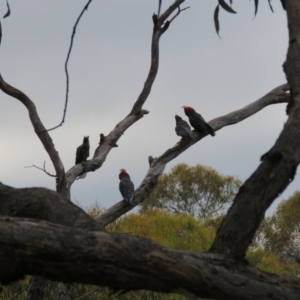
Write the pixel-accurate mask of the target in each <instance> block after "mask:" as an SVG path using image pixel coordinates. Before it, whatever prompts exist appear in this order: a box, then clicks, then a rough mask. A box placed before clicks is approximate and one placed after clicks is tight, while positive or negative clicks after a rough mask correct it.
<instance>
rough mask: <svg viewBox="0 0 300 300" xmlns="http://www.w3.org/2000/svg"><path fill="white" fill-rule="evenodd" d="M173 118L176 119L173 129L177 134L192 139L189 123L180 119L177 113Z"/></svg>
mask: <svg viewBox="0 0 300 300" xmlns="http://www.w3.org/2000/svg"><path fill="white" fill-rule="evenodd" d="M175 120H176V127H175V131H176V133H177V135H179V136H181V137H183V138H189V139H192V130H191V127H190V125H189V124H188V123H187V122H186V121H184V120H182V118H181V117H179V116H178V115H176V116H175Z"/></svg>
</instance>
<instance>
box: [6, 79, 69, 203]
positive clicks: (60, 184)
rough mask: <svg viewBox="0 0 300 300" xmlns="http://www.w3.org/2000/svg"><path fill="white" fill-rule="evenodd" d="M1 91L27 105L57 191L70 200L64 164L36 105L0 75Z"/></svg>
mask: <svg viewBox="0 0 300 300" xmlns="http://www.w3.org/2000/svg"><path fill="white" fill-rule="evenodd" d="M0 89H1V90H2V91H3V92H4V93H5V94H7V95H9V96H11V97H13V98H15V99H17V100H19V101H20V102H21V103H23V104H24V105H25V107H26V108H27V110H28V113H29V118H30V121H31V124H32V126H33V128H34V131H35V133H36V134H37V136H38V137H39V139H40V141H41V142H42V144H43V146H44V148H45V150H46V151H47V153H48V155H49V156H50V159H51V161H52V163H53V166H54V169H55V171H56V175H57V182H56V185H57V191H58V192H60V193H61V194H62V195H63V196H64V197H65V198H66V199H69V190H68V189H65V188H64V187H66V175H65V170H64V166H63V163H62V161H61V159H60V157H59V154H58V152H57V151H56V149H55V147H54V144H53V142H52V139H51V137H50V135H49V133H48V132H47V131H46V129H45V127H44V125H43V123H42V121H41V120H40V118H39V116H38V113H37V110H36V107H35V105H34V103H33V102H32V101H31V100H30V99H29V97H27V96H26V95H25V94H24V93H23V92H21V91H20V90H18V89H16V88H14V87H13V86H11V85H9V84H8V83H6V82H5V81H4V79H3V78H2V76H1V75H0Z"/></svg>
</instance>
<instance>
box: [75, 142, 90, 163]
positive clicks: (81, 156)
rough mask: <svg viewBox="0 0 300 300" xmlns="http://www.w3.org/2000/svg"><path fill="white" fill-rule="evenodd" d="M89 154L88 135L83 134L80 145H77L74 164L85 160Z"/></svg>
mask: <svg viewBox="0 0 300 300" xmlns="http://www.w3.org/2000/svg"><path fill="white" fill-rule="evenodd" d="M89 155H90V141H89V137H88V136H85V137H83V142H82V145H80V146H79V147H77V150H76V159H75V165H77V164H80V163H82V162H84V161H86V159H87V158H88V157H89Z"/></svg>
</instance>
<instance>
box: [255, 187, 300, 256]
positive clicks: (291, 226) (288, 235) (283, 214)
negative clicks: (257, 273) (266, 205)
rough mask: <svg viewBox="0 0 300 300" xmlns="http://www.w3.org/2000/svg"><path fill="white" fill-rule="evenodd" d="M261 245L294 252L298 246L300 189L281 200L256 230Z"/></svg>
mask: <svg viewBox="0 0 300 300" xmlns="http://www.w3.org/2000/svg"><path fill="white" fill-rule="evenodd" d="M258 235H259V236H260V240H261V243H262V244H263V246H264V247H265V248H266V249H267V250H269V251H272V252H276V253H278V254H283V253H286V252H289V251H292V252H294V251H295V250H297V249H299V246H300V191H296V192H295V193H294V194H293V195H292V196H291V197H290V198H288V199H287V200H284V201H282V202H281V203H280V204H279V205H278V207H277V210H276V212H275V213H274V214H273V216H271V217H268V218H266V220H265V221H264V222H263V224H262V226H261V228H260V229H259V231H258Z"/></svg>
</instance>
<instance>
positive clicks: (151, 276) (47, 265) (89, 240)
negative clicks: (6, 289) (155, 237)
mask: <svg viewBox="0 0 300 300" xmlns="http://www.w3.org/2000/svg"><path fill="white" fill-rule="evenodd" d="M0 254H1V255H0V263H1V269H0V280H1V281H2V282H6V283H9V282H11V281H12V280H17V279H19V278H21V277H23V276H24V275H26V274H32V275H39V276H44V277H46V278H48V279H51V280H58V281H63V282H81V283H88V284H96V285H102V286H107V287H110V288H111V289H114V290H126V291H128V290H137V289H147V290H152V291H159V292H175V293H180V294H183V295H186V296H189V297H195V296H197V297H202V298H213V299H222V300H226V299H231V300H233V299H239V300H243V299H244V300H254V299H255V300H257V299H260V300H267V299H268V300H283V299H284V300H296V299H297V300H298V299H299V294H300V281H297V280H292V279H286V278H280V277H278V276H276V275H271V274H267V273H263V272H260V271H258V270H256V269H254V268H251V267H248V266H246V265H243V264H239V263H236V262H235V261H233V260H231V259H229V258H226V257H224V256H223V255H219V254H211V253H206V254H200V253H192V252H185V251H174V250H170V249H167V248H164V247H162V246H160V245H158V244H156V243H154V242H152V241H150V240H147V239H144V238H140V237H134V236H128V235H127V236H125V235H121V234H108V233H104V232H88V231H85V230H82V229H75V228H69V227H63V226H60V225H56V224H51V223H47V222H41V223H39V224H37V223H35V222H31V221H30V220H28V219H20V218H12V217H0Z"/></svg>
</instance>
